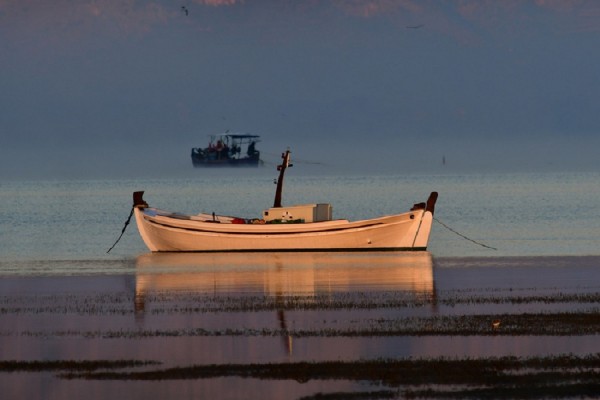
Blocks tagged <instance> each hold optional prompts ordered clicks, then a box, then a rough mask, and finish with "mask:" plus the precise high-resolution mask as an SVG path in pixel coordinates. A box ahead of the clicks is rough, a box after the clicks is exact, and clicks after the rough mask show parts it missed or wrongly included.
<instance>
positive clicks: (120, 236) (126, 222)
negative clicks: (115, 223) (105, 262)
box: [106, 207, 135, 254]
mask: <svg viewBox="0 0 600 400" xmlns="http://www.w3.org/2000/svg"><path fill="white" fill-rule="evenodd" d="M134 208H135V207H131V212H130V213H129V218H127V221H125V225H124V226H123V230H122V231H121V234H120V235H119V238H118V239H117V241H116V242H115V244H113V245H112V247H111V248H110V249H108V251H107V252H106V254H108V253H110V251H111V250H112V249H113V248H114V247H115V246H116V245H117V243H119V240H121V238H122V237H123V234H124V233H125V229H127V225H129V221H131V216H132V215H133V209H134Z"/></svg>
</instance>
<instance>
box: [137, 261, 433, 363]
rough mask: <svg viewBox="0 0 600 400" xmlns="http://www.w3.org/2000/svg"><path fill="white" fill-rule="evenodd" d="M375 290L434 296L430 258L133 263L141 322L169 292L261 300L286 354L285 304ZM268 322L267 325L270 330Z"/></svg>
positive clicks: (240, 321) (245, 315) (288, 344)
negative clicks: (268, 307) (269, 304)
mask: <svg viewBox="0 0 600 400" xmlns="http://www.w3.org/2000/svg"><path fill="white" fill-rule="evenodd" d="M380 291H381V292H391V293H396V292H409V293H410V294H415V295H418V296H426V297H429V298H431V297H435V286H434V278H433V262H432V257H431V254H430V253H428V252H413V253H406V252H366V253H363V252H360V253H356V252H333V253H325V252H306V253H304V252H301V253H286V252H282V253H228V254H225V253H149V254H144V255H142V256H139V257H138V259H137V265H136V291H135V309H136V314H137V316H138V318H142V317H143V315H144V313H146V312H148V311H149V309H148V307H152V308H154V307H156V304H153V302H154V301H158V300H156V299H159V298H160V299H162V298H164V297H165V296H160V294H162V295H164V294H166V293H168V294H170V295H171V296H167V297H168V298H172V295H175V296H176V294H177V293H180V294H183V295H185V296H191V298H194V299H195V300H196V301H198V299H199V300H200V301H202V299H203V298H204V299H214V298H220V297H223V298H226V299H227V304H228V305H229V306H230V305H231V304H236V302H237V303H241V302H239V301H237V300H236V299H241V298H247V297H253V298H254V301H257V302H258V304H259V305H260V303H261V302H262V301H263V300H264V301H265V302H266V301H271V302H272V303H274V309H275V310H276V314H277V317H276V318H277V323H276V324H277V327H278V329H280V330H281V336H282V341H283V346H284V349H285V351H286V353H287V354H291V353H292V337H291V335H290V334H288V321H287V319H286V312H288V311H286V310H290V308H289V307H286V305H285V304H286V301H287V300H289V299H293V300H294V301H295V302H297V301H301V302H303V303H304V304H310V303H311V302H313V301H314V302H318V301H322V300H323V299H327V298H329V296H334V295H335V294H339V293H341V294H344V295H345V293H348V294H349V295H350V296H352V294H353V293H354V294H357V293H360V294H364V293H366V292H380ZM153 294H159V296H152V295H153ZM202 296H204V297H202ZM211 302H212V300H211ZM200 308H202V305H200ZM259 308H260V307H259ZM309 308H310V307H309ZM272 310H273V309H272ZM275 310H273V311H275ZM294 310H295V311H297V309H294ZM214 311H219V310H214ZM273 311H269V312H268V313H267V316H268V315H269V314H270V315H273V314H271V312H273ZM222 312H228V311H227V310H222ZM238 312H239V310H238ZM252 312H253V310H248V311H247V312H244V311H242V313H243V315H240V314H239V313H236V317H235V320H236V321H237V322H236V327H237V325H238V324H239V325H240V326H243V325H244V324H246V323H248V321H246V322H244V320H245V319H246V318H247V319H248V320H252V318H253V317H251V316H250V315H248V314H251V313H252ZM267 316H266V317H267ZM272 318H273V317H271V318H268V319H271V321H273V323H275V320H274V319H272ZM209 320H210V318H207V315H206V314H204V317H203V325H204V326H206V324H209V325H210V322H209ZM268 325H270V324H268ZM221 328H223V327H222V326H221ZM227 328H231V327H227Z"/></svg>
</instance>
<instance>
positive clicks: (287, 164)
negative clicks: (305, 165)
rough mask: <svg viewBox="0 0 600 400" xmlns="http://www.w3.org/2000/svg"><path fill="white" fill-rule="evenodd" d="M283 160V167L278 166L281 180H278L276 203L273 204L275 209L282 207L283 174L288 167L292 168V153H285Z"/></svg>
mask: <svg viewBox="0 0 600 400" xmlns="http://www.w3.org/2000/svg"><path fill="white" fill-rule="evenodd" d="M281 158H283V162H282V163H281V165H278V166H277V171H279V178H278V179H277V190H276V191H275V201H274V202H273V207H274V208H275V207H281V192H282V190H283V174H284V173H285V169H286V168H287V167H291V166H292V164H290V151H289V150H286V151H285V153H283V154H282V155H281Z"/></svg>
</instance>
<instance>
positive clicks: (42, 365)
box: [0, 360, 160, 372]
mask: <svg viewBox="0 0 600 400" xmlns="http://www.w3.org/2000/svg"><path fill="white" fill-rule="evenodd" d="M158 364H160V362H157V361H137V360H115V361H112V360H93V361H88V360H81V361H75V360H33V361H17V360H6V361H0V372H19V371H25V372H43V371H88V372H89V371H97V370H99V369H119V368H132V367H143V366H148V365H158Z"/></svg>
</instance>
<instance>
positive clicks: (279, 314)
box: [277, 310, 293, 356]
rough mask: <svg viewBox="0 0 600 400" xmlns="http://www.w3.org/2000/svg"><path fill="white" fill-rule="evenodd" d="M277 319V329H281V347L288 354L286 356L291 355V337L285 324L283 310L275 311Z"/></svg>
mask: <svg viewBox="0 0 600 400" xmlns="http://www.w3.org/2000/svg"><path fill="white" fill-rule="evenodd" d="M277 319H278V320H279V327H280V328H281V332H282V334H281V338H282V339H283V347H285V350H286V351H287V353H288V356H291V355H292V349H293V348H292V335H290V333H289V332H288V329H287V323H286V321H285V313H284V311H283V310H277Z"/></svg>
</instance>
